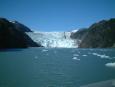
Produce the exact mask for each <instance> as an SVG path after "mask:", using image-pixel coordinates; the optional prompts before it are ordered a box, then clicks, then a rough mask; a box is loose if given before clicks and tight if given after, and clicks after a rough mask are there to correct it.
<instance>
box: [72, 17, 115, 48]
mask: <svg viewBox="0 0 115 87" xmlns="http://www.w3.org/2000/svg"><path fill="white" fill-rule="evenodd" d="M71 38H73V39H80V40H81V42H80V43H79V47H80V48H108V47H114V46H115V18H112V19H110V20H102V21H100V22H98V23H95V24H93V25H91V26H90V27H89V28H87V29H82V30H79V31H78V32H76V33H74V34H72V35H71Z"/></svg>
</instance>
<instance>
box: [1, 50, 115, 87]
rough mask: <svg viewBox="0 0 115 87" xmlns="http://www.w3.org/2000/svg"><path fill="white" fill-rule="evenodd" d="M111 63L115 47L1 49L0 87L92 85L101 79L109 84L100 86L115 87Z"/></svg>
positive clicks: (113, 69)
mask: <svg viewBox="0 0 115 87" xmlns="http://www.w3.org/2000/svg"><path fill="white" fill-rule="evenodd" d="M113 62H115V49H77V48H28V49H12V50H7V51H1V52H0V87H91V86H87V84H92V83H97V82H101V81H111V82H108V83H106V85H108V84H109V86H103V84H101V85H102V86H99V87H114V86H115V81H114V79H115V65H114V63H113ZM109 63H110V66H109V65H108V64H109ZM112 63H113V65H111V64H112ZM111 66H112V67H111ZM104 84H105V83H104ZM84 85H86V86H84ZM112 85H113V86H112ZM93 87H98V86H93Z"/></svg>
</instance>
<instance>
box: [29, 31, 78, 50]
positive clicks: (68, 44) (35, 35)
mask: <svg viewBox="0 0 115 87" xmlns="http://www.w3.org/2000/svg"><path fill="white" fill-rule="evenodd" d="M71 33H72V32H27V34H28V35H29V36H30V37H31V38H32V39H33V40H34V41H35V42H36V43H38V44H41V45H42V46H44V47H63V48H77V47H78V44H77V42H78V41H77V39H76V40H75V39H72V38H71V37H70V36H71Z"/></svg>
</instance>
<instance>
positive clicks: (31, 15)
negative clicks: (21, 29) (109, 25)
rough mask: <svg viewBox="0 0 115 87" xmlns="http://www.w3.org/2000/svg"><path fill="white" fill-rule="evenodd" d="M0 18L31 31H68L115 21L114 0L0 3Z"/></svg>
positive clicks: (13, 0) (14, 0)
mask: <svg viewBox="0 0 115 87" xmlns="http://www.w3.org/2000/svg"><path fill="white" fill-rule="evenodd" d="M0 17H4V18H7V19H8V20H16V21H19V22H20V23H22V24H24V25H26V26H28V27H29V28H31V29H32V30H34V31H47V32H48V31H71V30H74V29H80V28H87V27H89V26H90V25H91V24H93V23H95V22H98V21H100V20H104V19H106V20H108V19H110V18H115V0H0Z"/></svg>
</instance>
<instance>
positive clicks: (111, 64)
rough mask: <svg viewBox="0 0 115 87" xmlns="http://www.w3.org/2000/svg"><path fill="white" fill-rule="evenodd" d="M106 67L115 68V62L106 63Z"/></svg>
mask: <svg viewBox="0 0 115 87" xmlns="http://www.w3.org/2000/svg"><path fill="white" fill-rule="evenodd" d="M105 65H106V66H107V67H111V68H115V62H113V63H106V64H105Z"/></svg>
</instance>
